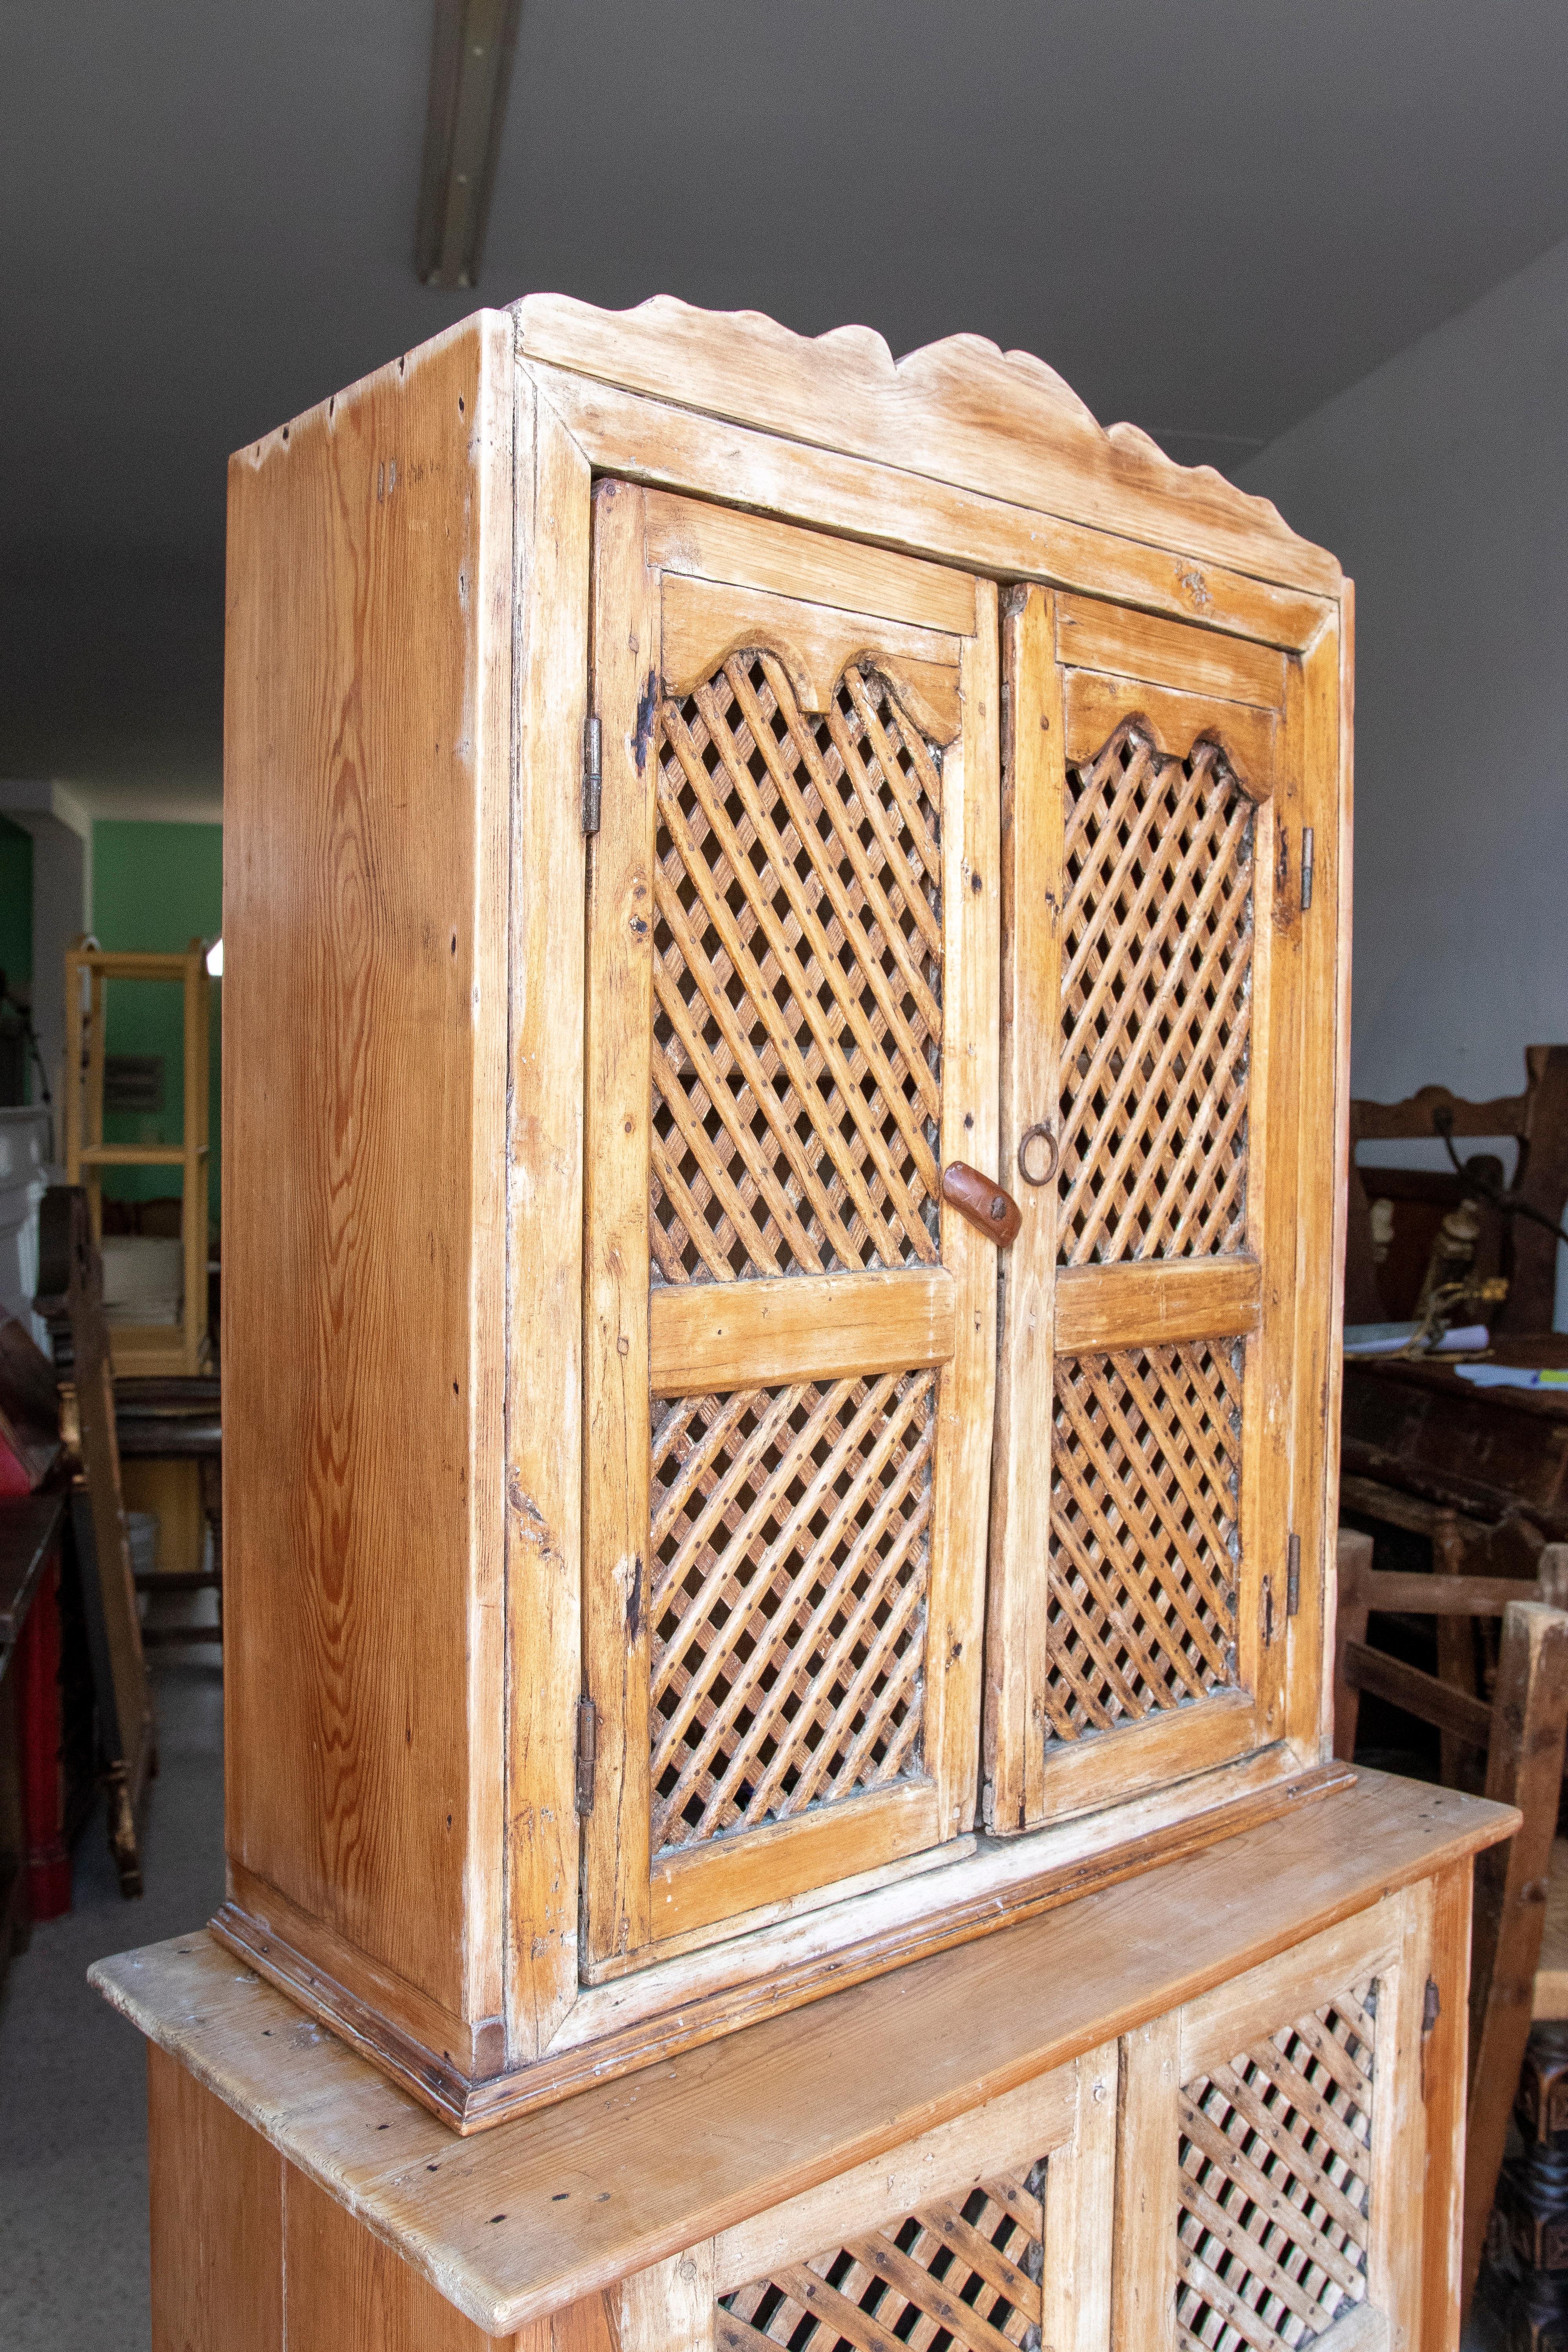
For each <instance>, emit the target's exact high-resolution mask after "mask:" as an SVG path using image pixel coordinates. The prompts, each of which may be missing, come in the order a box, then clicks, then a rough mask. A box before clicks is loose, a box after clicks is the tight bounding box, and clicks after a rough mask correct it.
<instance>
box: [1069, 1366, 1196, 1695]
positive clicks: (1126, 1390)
mask: <svg viewBox="0 0 1568 2352" xmlns="http://www.w3.org/2000/svg"><path fill="white" fill-rule="evenodd" d="M1241 1357H1242V1350H1241V1347H1240V1345H1239V1343H1236V1342H1229V1341H1226V1340H1214V1341H1209V1340H1195V1341H1189V1342H1188V1343H1187V1344H1186V1345H1184V1346H1181V1347H1171V1348H1148V1349H1139V1350H1136V1351H1131V1352H1129V1353H1126V1354H1118V1355H1105V1356H1078V1357H1064V1358H1060V1359H1058V1363H1057V1367H1056V1378H1055V1391H1056V1409H1055V1428H1054V1433H1053V1444H1052V1452H1051V1559H1050V1569H1049V1580H1050V1599H1049V1603H1048V1609H1047V1624H1048V1641H1049V1660H1050V1664H1049V1672H1048V1675H1047V1681H1046V1684H1045V1686H1044V1700H1045V1706H1046V1713H1047V1740H1050V1739H1077V1738H1081V1737H1082V1736H1083V1735H1084V1734H1085V1733H1086V1732H1092V1731H1103V1730H1108V1729H1110V1727H1111V1726H1113V1725H1115V1724H1118V1723H1131V1722H1137V1721H1139V1720H1140V1719H1141V1718H1142V1717H1145V1716H1148V1715H1151V1714H1152V1713H1154V1712H1155V1711H1156V1710H1159V1709H1169V1708H1173V1707H1177V1706H1183V1705H1185V1704H1187V1703H1190V1702H1191V1701H1193V1700H1194V1699H1201V1698H1204V1697H1206V1696H1208V1695H1209V1693H1211V1692H1212V1691H1215V1690H1218V1689H1222V1688H1224V1687H1225V1686H1226V1685H1229V1684H1232V1683H1234V1681H1235V1679H1236V1654H1235V1646H1234V1645H1235V1640H1236V1630H1235V1629H1236V1599H1237V1587H1238V1582H1239V1577H1240V1562H1239V1558H1238V1554H1237V1513H1238V1507H1239V1484H1240V1465H1241Z"/></svg>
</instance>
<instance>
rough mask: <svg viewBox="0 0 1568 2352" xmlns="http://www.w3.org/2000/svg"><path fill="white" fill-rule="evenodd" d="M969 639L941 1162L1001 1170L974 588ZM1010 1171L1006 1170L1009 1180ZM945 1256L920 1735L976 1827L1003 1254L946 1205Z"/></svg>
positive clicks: (957, 1806)
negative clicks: (949, 1306) (936, 1502)
mask: <svg viewBox="0 0 1568 2352" xmlns="http://www.w3.org/2000/svg"><path fill="white" fill-rule="evenodd" d="M975 601H976V611H975V632H974V635H973V637H972V638H971V639H969V640H968V642H967V643H966V644H965V645H964V647H963V653H962V655H961V656H960V661H959V692H960V698H961V701H962V703H963V711H964V719H965V725H964V730H963V735H961V736H960V737H959V739H958V740H957V742H956V743H955V744H954V745H953V747H952V751H950V752H949V753H948V755H947V758H946V759H945V761H943V766H942V844H943V857H942V866H943V887H942V899H943V906H942V914H943V930H944V940H945V952H944V958H943V962H944V971H945V982H946V984H945V987H944V990H943V1003H942V1128H941V1135H940V1150H939V1158H940V1160H941V1163H942V1166H944V1167H946V1166H947V1165H949V1164H950V1163H951V1162H952V1161H953V1160H965V1161H967V1162H968V1163H969V1164H970V1165H971V1166H973V1167H978V1168H980V1169H982V1170H990V1169H993V1168H994V1167H995V1166H996V1156H995V1155H996V1123H997V1122H996V1113H997V1048H996V1006H997V998H998V990H999V982H1000V959H1001V905H1002V891H1001V880H1002V877H1001V838H1000V812H999V809H998V804H997V790H996V782H995V779H996V776H997V773H998V768H999V758H1000V754H999V745H1000V738H1001V676H1000V671H999V667H998V661H997V643H996V621H997V614H996V590H995V586H994V583H992V582H991V581H981V582H979V583H976V599H975ZM1002 1181H1004V1182H1005V1181H1006V1179H1005V1175H1004V1177H1003V1180H1002ZM941 1234H942V1263H943V1265H946V1266H947V1267H948V1268H949V1269H950V1271H951V1272H952V1276H953V1279H954V1282H955V1284H956V1286H957V1290H958V1296H959V1300H960V1302H961V1303H960V1311H959V1314H958V1317H957V1328H956V1339H955V1346H954V1350H953V1355H952V1361H951V1362H950V1363H948V1364H947V1365H945V1366H944V1367H943V1370H942V1374H941V1378H940V1381H939V1383H938V1390H937V1461H938V1465H939V1471H938V1475H939V1476H940V1477H941V1480H942V1526H941V1527H940V1528H938V1529H937V1530H935V1531H934V1533H933V1540H932V1550H931V1600H930V1604H929V1605H930V1610H931V1620H932V1622H933V1625H934V1627H935V1628H936V1638H935V1639H934V1640H932V1641H931V1643H929V1644H928V1648H927V1657H928V1660H929V1662H930V1667H931V1669H934V1671H929V1670H928V1674H927V1678H926V1705H927V1707H928V1708H929V1709H930V1710H931V1719H930V1723H929V1731H928V1737H929V1738H930V1739H931V1762H932V1766H933V1769H934V1773H935V1779H936V1782H937V1788H938V1791H939V1802H940V1806H941V1812H940V1816H939V1818H940V1823H941V1826H940V1830H939V1835H940V1836H942V1837H943V1838H949V1837H953V1836H956V1835H957V1834H959V1833H960V1832H963V1831H966V1830H970V1829H973V1826H974V1816H975V1804H976V1799H977V1794H978V1788H977V1783H978V1779H979V1762H980V1717H981V1677H980V1675H979V1673H978V1671H977V1667H978V1665H979V1662H980V1659H981V1655H982V1652H983V1647H984V1633H985V1601H984V1595H985V1552H986V1532H985V1530H986V1517H987V1505H988V1498H989V1490H990V1470H991V1463H990V1447H989V1446H988V1445H983V1444H977V1443H976V1433H977V1432H979V1431H981V1430H984V1429H988V1428H989V1426H990V1423H991V1401H992V1397H993V1394H994V1387H995V1366H996V1263H997V1252H996V1250H995V1248H994V1245H993V1244H992V1243H991V1242H989V1241H988V1240H986V1238H985V1237H984V1234H979V1233H977V1232H976V1231H975V1230H974V1228H973V1226H972V1225H970V1224H968V1223H965V1221H964V1220H963V1218H962V1217H960V1216H959V1214H958V1213H957V1212H956V1210H954V1209H953V1208H952V1205H951V1204H950V1203H948V1202H943V1204H942V1213H941Z"/></svg>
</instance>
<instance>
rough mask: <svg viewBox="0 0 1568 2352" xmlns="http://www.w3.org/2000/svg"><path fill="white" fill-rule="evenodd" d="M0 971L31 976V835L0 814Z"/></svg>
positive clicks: (16, 976)
mask: <svg viewBox="0 0 1568 2352" xmlns="http://www.w3.org/2000/svg"><path fill="white" fill-rule="evenodd" d="M0 971H4V973H5V978H6V980H7V981H8V982H9V981H16V980H20V981H30V980H31V979H32V977H33V836H32V835H31V834H30V833H24V832H23V830H22V828H21V826H20V825H19V824H12V822H11V820H10V818H9V817H8V816H0Z"/></svg>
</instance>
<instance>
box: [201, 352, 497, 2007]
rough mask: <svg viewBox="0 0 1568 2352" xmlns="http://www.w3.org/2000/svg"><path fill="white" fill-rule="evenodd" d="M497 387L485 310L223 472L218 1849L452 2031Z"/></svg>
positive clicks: (479, 1920) (482, 1426)
mask: <svg viewBox="0 0 1568 2352" xmlns="http://www.w3.org/2000/svg"><path fill="white" fill-rule="evenodd" d="M509 369H510V344H509V341H508V337H507V331H506V322H505V321H503V320H500V318H498V317H496V316H495V315H494V314H490V313H482V314H481V315H480V316H479V318H478V319H476V320H471V321H469V322H468V323H467V324H466V325H465V326H463V327H461V328H458V329H454V330H453V331H451V332H450V333H449V334H447V335H445V336H443V337H440V338H438V339H437V341H434V342H432V343H430V344H428V345H426V346H425V348H424V349H423V350H422V351H420V352H416V353H414V354H412V355H410V356H409V357H408V358H407V359H406V360H405V361H402V362H398V363H397V364H396V365H395V366H393V367H388V368H384V369H383V370H381V371H380V372H379V373H377V374H375V375H374V376H372V377H369V378H367V379H366V380H365V381H364V382H363V383H361V384H359V385H358V386H356V387H355V388H354V389H353V391H351V392H349V393H347V394H342V395H341V396H339V397H338V398H336V399H335V400H334V401H332V402H331V403H329V404H326V405H325V406H323V407H321V408H318V409H316V410H313V411H312V412H311V413H310V415H307V416H305V417H302V418H300V420H298V421H297V422H296V423H295V424H294V425H290V426H289V427H286V428H284V429H283V430H282V431H281V432H279V433H277V434H274V435H272V436H269V438H268V440H266V441H264V442H261V443H258V444H257V445H255V446H252V447H251V448H249V449H247V450H244V451H242V452H240V453H239V455H238V456H237V457H236V458H235V459H234V461H233V463H232V465H231V467H230V477H229V574H228V577H229V587H228V629H227V652H226V751H225V757H226V817H227V822H226V841H225V929H226V934H227V939H226V961H227V965H228V974H227V985H226V992H225V995H226V1008H225V1011H226V1038H225V1046H226V1053H225V1070H224V1089H225V1098H224V1119H225V1140H226V1150H225V1154H224V1163H225V1176H224V1184H225V1197H224V1223H225V1227H226V1243H227V1246H226V1253H225V1255H226V1266H225V1275H226V1286H227V1297H226V1307H227V1312H226V1317H225V1338H226V1345H225V1359H226V1360H225V1364H224V1381H225V1402H226V1407H227V1409H228V1419H229V1429H230V1435H229V1439H228V1443H227V1445H226V1449H225V1455H226V1459H225V1469H226V1509H225V1517H226V1536H227V1542H226V1552H227V1563H226V1564H227V1579H226V1581H227V1593H226V1613H227V1616H228V1620H229V1627H230V1633H231V1640H230V1643H229V1645H228V1691H227V1696H228V1708H227V1717H228V1728H227V1774H228V1795H227V1841H228V1850H229V1853H230V1855H231V1857H232V1858H233V1860H234V1861H235V1862H236V1863H237V1864H241V1865H243V1866H244V1868H245V1869H246V1870H247V1871H248V1872H249V1873H250V1874H253V1875H254V1876H255V1877H257V1878H258V1879H260V1880H262V1881H265V1882H267V1883H268V1884H269V1885H273V1886H276V1887H277V1888H279V1890H280V1891H281V1892H282V1893H283V1894H284V1895H286V1896H287V1897H288V1898H289V1901H290V1902H291V1903H292V1904H293V1905H294V1906H296V1908H297V1909H298V1910H299V1911H300V1912H301V1913H303V1914H305V1915H308V1916H315V1917H319V1918H321V1919H322V1920H323V1921H324V1922H325V1923H326V1924H327V1925H328V1926H329V1927H331V1929H333V1930H334V1931H335V1932H336V1933H337V1934H338V1935H339V1936H340V1937H342V1938H344V1939H346V1940H347V1941H348V1942H349V1943H350V1944H352V1945H353V1946H354V1947H356V1948H360V1949H362V1950H363V1951H364V1952H365V1953H367V1954H368V1955H369V1956H370V1957H371V1958H373V1959H374V1960H375V1961H376V1962H378V1963H380V1964H381V1965H383V1966H384V1967H385V1968H387V1969H392V1970H394V1971H395V1972H396V1973H397V1974H399V1975H401V1976H402V1977H404V1978H405V1979H406V1980H408V1981H409V1982H410V1983H411V1984H413V1985H414V1986H415V1987H416V1988H417V1989H418V1990H420V1991H421V1992H423V1993H424V1994H426V1996H428V1997H429V1998H431V1999H433V2000H437V2001H438V2002H439V2003H440V2004H441V2005H442V2006H443V2007H444V2008H445V2009H446V2010H447V2011H448V2012H450V2013H451V2014H452V2015H453V2016H454V2018H457V2017H459V2016H461V2015H462V2014H463V2013H464V2012H465V2011H466V2012H467V2014H468V2016H469V2017H472V2016H473V2015H474V2014H475V2012H476V2011H479V2013H488V2012H489V2011H493V2010H495V2009H497V2008H498V2007H499V2005H500V1958H499V1940H489V1941H487V1939H486V1937H485V1935H484V1932H483V1931H484V1928H485V1927H486V1925H487V1924H488V1922H489V1917H490V1913H491V1909H492V1907H493V1906H492V1902H491V1894H492V1891H493V1890H494V1889H495V1888H496V1886H497V1885H498V1882H499V1861H498V1855H497V1853H495V1852H494V1851H484V1850H481V1848H482V1843H483V1838H484V1837H488V1838H493V1839H494V1840H495V1841H496V1843H497V1844H498V1845H499V1821H495V1819H494V1816H493V1814H492V1822H493V1823H494V1826H493V1827H490V1828H488V1829H487V1830H485V1831H484V1832H483V1833H482V1836H481V1832H480V1829H479V1822H477V1821H476V1819H475V1813H476V1811H479V1809H480V1808H479V1800H480V1798H481V1796H482V1793H483V1792H484V1791H485V1790H487V1789H493V1788H494V1787H496V1786H498V1785H499V1771H498V1765H499V1759H498V1757H497V1755H496V1753H495V1747H496V1744H497V1743H498V1742H499V1738H500V1724H501V1720H502V1711H501V1693H500V1639H499V1634H500V1576H501V1561H500V1549H501V1547H500V1536H501V1528H500V1494H499V1484H500V1482H499V1478H498V1477H497V1476H496V1467H497V1465H499V1464H500V1459H501V1440H502V1431H501V1420H500V1379H499V1376H498V1370H497V1360H498V1359H499V1354H500V1339H501V1326H502V1314H503V1298H502V1292H501V1281H502V1251H501V1248H500V1231H499V1224H500V1220H499V1215H498V1214H497V1213H496V1210H497V1203H496V1200H495V1197H494V1192H493V1187H492V1184H491V1182H490V1181H489V1179H487V1178H486V1176H485V1175H484V1174H483V1172H482V1171H479V1170H478V1169H477V1167H476V1162H477V1161H478V1160H479V1159H480V1157H481V1156H482V1155H483V1154H484V1153H485V1152H486V1151H489V1150H493V1147H494V1146H495V1144H496V1143H497V1142H498V1141H499V1137H500V1119H499V1112H498V1108H497V1102H496V1100H495V1099H494V1097H496V1096H498V1095H499V1063H498V1059H497V1056H496V1053H495V1048H496V1046H497V1044H498V1041H499V1038H500V1035H501V1034H503V1032H502V1029H501V1025H500V1024H502V1022H503V1021H504V1017H505V1016H504V1003H505V996H504V991H505V949H506V942H505V936H504V926H503V908H502V904H501V901H500V892H499V889H498V887H497V866H498V857H497V842H498V835H499V828H500V827H501V826H502V825H504V807H505V799H504V795H505V784H506V779H505V771H504V767H503V766H502V765H501V763H500V759H499V755H498V745H499V744H500V742H502V741H504V739H505V734H506V730H507V729H508V726H509V723H510V711H509V704H510V676H509V673H510V635H505V636H504V639H503V637H502V635H501V633H500V631H499V630H498V628H497V627H496V625H495V619H496V614H497V612H498V609H503V608H504V604H505V601H506V600H507V599H508V598H510V531H509V530H507V528H506V527H505V521H504V516H505V505H506V501H505V500H504V499H498V498H497V496H496V475H497V472H498V470H504V469H505V468H507V467H510V448H502V447H500V446H496V443H497V436H498V435H499V432H500V427H499V426H498V425H497V423H496V415H497V409H498V406H499V407H500V408H501V409H502V410H503V411H505V412H509V411H510V402H504V403H498V401H497V400H496V398H495V397H494V394H495V391H496V385H497V381H498V378H500V377H502V376H504V375H505V373H507V371H508V370H509ZM477 614H484V615H486V623H485V626H484V627H483V628H481V627H479V625H477V621H476V615H477ZM492 1223H493V1224H494V1226H495V1227H496V1230H494V1231H492V1230H491V1225H492ZM471 1743H472V1744H471ZM476 1893H479V1894H480V1895H482V1899H481V1900H480V1902H479V1906H478V1909H477V1913H476V1916H475V1917H473V1918H470V1917H468V1916H467V1903H468V1900H470V1899H472V1898H473V1897H474V1895H476ZM476 1927H477V1928H478V1929H479V1933H478V1934H477V1935H475V1934H474V1933H473V1931H474V1929H475V1928H476ZM459 2038H461V2037H459Z"/></svg>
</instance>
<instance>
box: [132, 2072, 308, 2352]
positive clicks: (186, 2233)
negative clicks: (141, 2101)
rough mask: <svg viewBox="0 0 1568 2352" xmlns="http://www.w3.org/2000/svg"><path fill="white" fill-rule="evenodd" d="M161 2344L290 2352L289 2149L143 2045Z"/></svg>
mask: <svg viewBox="0 0 1568 2352" xmlns="http://www.w3.org/2000/svg"><path fill="white" fill-rule="evenodd" d="M147 2162H148V2173H149V2184H148V2185H149V2190H150V2195H151V2201H152V2212H153V2244H152V2252H153V2352H283V2169H284V2167H283V2159H282V2158H281V2157H280V2156H279V2153H278V2151H277V2149H276V2148H275V2147H270V2146H269V2145H268V2142H267V2141H266V2140H264V2139H263V2138H262V2137H261V2135H260V2133H259V2132H257V2131H253V2130H252V2129H251V2127H250V2126H249V2125H248V2124H247V2123H246V2122H245V2121H244V2120H243V2118H242V2117H240V2116H237V2115H236V2114H235V2112H234V2109H233V2108H232V2107H226V2106H225V2105H224V2103H223V2101H222V2100H221V2099H218V2098H215V2097H214V2095H213V2094H212V2092H211V2091H207V2090H204V2089H203V2087H202V2085H201V2084H199V2083H198V2082H197V2081H196V2080H195V2076H194V2075H192V2074H187V2073H186V2071H185V2069H184V2066H183V2065H182V2064H181V2063H180V2061H179V2060H178V2059H177V2058H171V2057H170V2056H169V2055H168V2054H167V2053H166V2052H164V2051H163V2050H160V2049H159V2047H158V2045H157V2043H156V2042H149V2043H148V2045H147Z"/></svg>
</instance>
